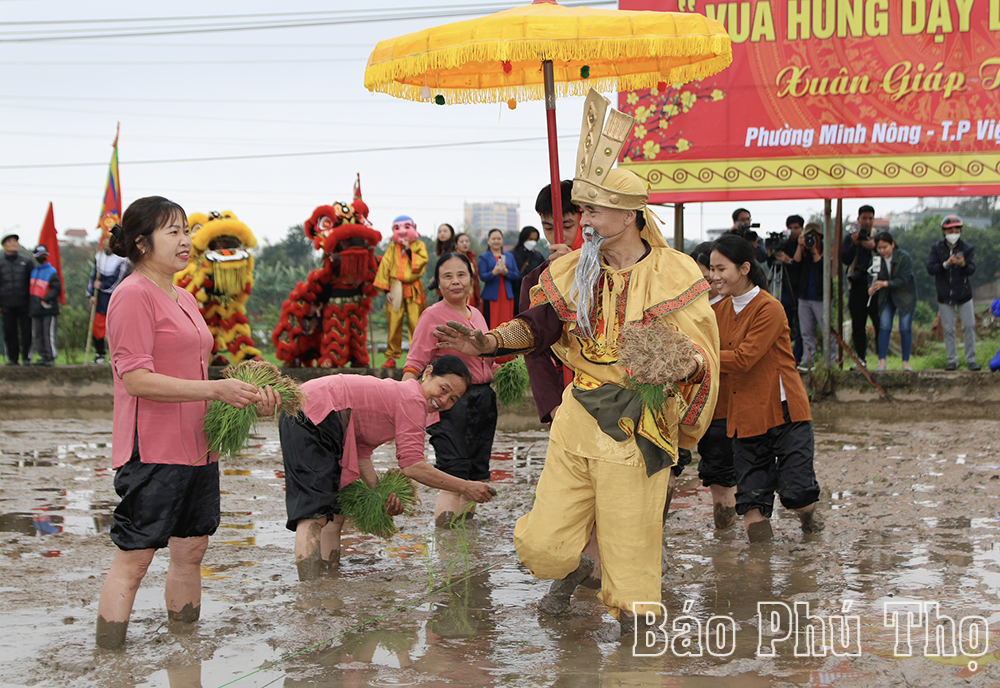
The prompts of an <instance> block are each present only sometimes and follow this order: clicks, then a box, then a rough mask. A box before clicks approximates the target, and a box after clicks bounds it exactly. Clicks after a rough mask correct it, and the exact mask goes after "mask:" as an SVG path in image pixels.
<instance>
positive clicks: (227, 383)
mask: <svg viewBox="0 0 1000 688" xmlns="http://www.w3.org/2000/svg"><path fill="white" fill-rule="evenodd" d="M110 246H111V250H112V251H114V252H115V253H116V254H117V255H119V256H124V257H127V258H128V259H129V260H130V261H131V262H132V264H133V265H134V266H135V272H133V273H132V274H131V275H129V276H128V277H126V278H125V279H124V280H123V281H122V283H121V284H120V285H119V286H118V287H117V288H116V289H115V292H114V294H112V297H111V303H110V305H109V306H108V315H107V328H108V333H109V335H110V338H111V345H112V348H111V364H112V370H113V376H114V386H115V404H114V419H113V427H112V450H111V459H112V464H113V467H114V468H115V471H116V472H115V491H116V492H117V493H118V495H119V496H120V497H121V503H119V505H118V507H117V508H116V509H115V513H114V522H113V524H112V526H111V540H112V541H113V542H114V543H115V545H117V546H118V550H117V551H116V552H115V557H114V560H113V561H112V562H111V570H110V571H109V572H108V577H107V578H106V579H105V581H104V588H103V590H102V591H101V599H100V601H99V602H98V606H97V644H98V645H99V646H101V647H104V648H110V649H116V648H120V647H121V646H122V645H123V644H124V643H125V633H126V630H127V629H128V620H129V616H130V615H131V613H132V603H133V602H134V601H135V594H136V591H137V590H138V588H139V584H140V583H141V582H142V579H143V577H144V576H145V574H146V569H147V568H148V567H149V564H150V562H151V561H152V560H153V553H154V552H155V551H156V550H157V549H159V548H162V547H169V548H170V568H169V569H168V571H167V582H166V602H167V618H168V620H169V621H171V622H186V623H191V622H194V621H197V620H198V618H199V615H200V612H201V560H202V558H203V557H204V555H205V550H206V548H207V547H208V536H209V535H211V534H213V533H214V532H215V529H216V528H217V527H218V525H219V518H220V512H219V471H218V465H217V457H216V456H215V455H214V454H211V453H209V451H208V445H207V442H206V440H205V436H204V433H203V432H202V426H203V419H204V416H205V411H206V410H207V408H208V402H209V401H212V400H219V401H223V402H225V403H227V404H231V405H232V406H236V407H237V408H243V407H246V406H249V405H250V404H254V403H256V404H257V405H258V406H257V409H258V413H259V414H260V415H271V414H273V413H274V409H275V407H276V406H277V404H278V397H277V395H276V394H275V393H274V392H273V391H271V390H269V389H268V390H264V391H261V390H258V389H257V388H256V387H254V386H253V385H249V384H247V383H244V382H240V381H239V380H232V379H225V380H209V379H208V360H209V355H210V354H211V352H212V335H211V334H210V333H209V331H208V327H207V326H206V325H205V321H204V319H203V318H202V317H201V314H200V313H199V312H198V304H197V302H196V301H195V299H194V297H193V296H191V294H189V293H188V292H186V291H184V290H183V289H176V288H174V286H173V276H174V273H175V272H177V271H179V270H182V269H183V268H185V267H186V266H187V262H188V254H189V252H190V250H191V237H190V232H189V230H188V224H187V218H186V216H185V214H184V210H183V208H181V207H180V206H179V205H177V204H176V203H173V202H172V201H168V200H167V199H165V198H161V197H159V196H151V197H149V198H141V199H139V200H137V201H136V202H135V203H133V204H132V205H130V206H129V208H128V210H126V211H125V215H124V217H123V218H122V226H120V227H119V226H115V227H114V228H113V229H112V230H111V238H110Z"/></svg>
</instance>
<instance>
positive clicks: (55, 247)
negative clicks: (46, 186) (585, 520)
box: [38, 202, 66, 306]
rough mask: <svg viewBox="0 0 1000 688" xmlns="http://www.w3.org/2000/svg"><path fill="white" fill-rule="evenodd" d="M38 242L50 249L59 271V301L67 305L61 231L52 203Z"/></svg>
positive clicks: (53, 263) (53, 261)
mask: <svg viewBox="0 0 1000 688" xmlns="http://www.w3.org/2000/svg"><path fill="white" fill-rule="evenodd" d="M38 243H39V244H44V245H45V248H47V249H48V251H49V262H50V263H52V265H53V267H55V269H56V272H58V273H59V303H61V304H62V305H64V306H65V305H66V280H64V279H63V271H62V260H60V258H59V232H57V231H56V219H55V215H53V213H52V203H51V202H50V203H49V212H48V213H46V214H45V222H43V223H42V231H41V233H40V234H39V235H38Z"/></svg>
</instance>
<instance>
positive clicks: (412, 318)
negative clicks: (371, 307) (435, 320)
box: [385, 299, 424, 359]
mask: <svg viewBox="0 0 1000 688" xmlns="http://www.w3.org/2000/svg"><path fill="white" fill-rule="evenodd" d="M423 310H424V309H423V308H421V307H420V304H419V303H417V300H416V299H403V307H402V308H400V309H399V310H396V309H395V308H393V307H392V306H390V305H389V304H388V303H386V304H385V319H386V322H387V323H388V325H389V341H388V344H387V346H386V349H385V357H386V358H387V359H388V358H392V359H396V358H399V357H400V356H402V355H403V316H404V315H405V316H406V328H407V329H408V330H409V332H410V344H412V343H413V330H415V329H416V327H417V320H419V319H420V314H421V313H422V312H423Z"/></svg>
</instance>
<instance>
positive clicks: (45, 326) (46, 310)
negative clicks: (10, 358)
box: [28, 244, 62, 366]
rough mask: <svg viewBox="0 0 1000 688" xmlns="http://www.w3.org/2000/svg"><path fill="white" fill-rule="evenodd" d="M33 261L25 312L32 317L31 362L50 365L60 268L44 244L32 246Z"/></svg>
mask: <svg viewBox="0 0 1000 688" xmlns="http://www.w3.org/2000/svg"><path fill="white" fill-rule="evenodd" d="M34 256H35V262H36V263H38V265H37V266H35V269H34V270H32V271H31V286H30V288H29V292H28V315H30V316H31V341H32V343H33V345H34V348H35V351H37V352H38V355H39V359H38V360H37V361H35V362H34V364H33V365H43V366H51V365H55V362H56V316H57V315H59V294H60V293H61V292H62V282H61V281H60V279H59V271H58V270H56V268H55V266H54V265H53V264H52V263H50V262H49V249H47V248H46V247H45V244H39V245H38V246H36V247H35V253H34Z"/></svg>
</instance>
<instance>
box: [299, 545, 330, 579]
mask: <svg viewBox="0 0 1000 688" xmlns="http://www.w3.org/2000/svg"><path fill="white" fill-rule="evenodd" d="M295 568H296V569H298V572H299V580H300V581H302V582H305V581H314V580H316V579H317V578H319V575H320V573H321V572H322V570H323V568H324V567H323V560H322V559H321V558H320V556H319V549H318V548H317V550H316V551H315V552H312V553H311V554H309V555H308V556H305V557H302V558H301V559H297V560H296V561H295Z"/></svg>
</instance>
